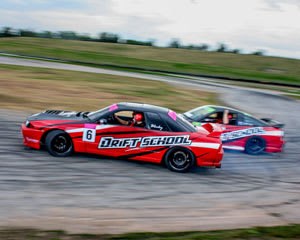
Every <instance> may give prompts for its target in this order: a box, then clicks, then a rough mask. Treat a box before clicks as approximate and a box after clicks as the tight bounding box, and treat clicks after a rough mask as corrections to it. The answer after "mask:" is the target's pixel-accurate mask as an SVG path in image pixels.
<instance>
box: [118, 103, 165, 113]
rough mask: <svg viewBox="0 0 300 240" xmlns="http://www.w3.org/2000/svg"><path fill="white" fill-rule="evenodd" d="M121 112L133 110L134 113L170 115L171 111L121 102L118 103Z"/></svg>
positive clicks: (142, 104) (154, 106) (143, 104)
mask: <svg viewBox="0 0 300 240" xmlns="http://www.w3.org/2000/svg"><path fill="white" fill-rule="evenodd" d="M117 105H118V107H119V109H120V110H129V109H130V110H132V111H137V112H139V111H141V112H159V113H164V114H165V113H168V111H169V109H167V108H164V107H159V106H156V105H152V104H146V103H136V102H120V103H117Z"/></svg>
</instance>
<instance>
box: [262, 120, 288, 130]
mask: <svg viewBox="0 0 300 240" xmlns="http://www.w3.org/2000/svg"><path fill="white" fill-rule="evenodd" d="M260 120H262V121H264V122H266V123H267V124H268V125H270V126H271V127H274V128H283V127H284V124H283V123H280V122H278V121H275V120H273V119H271V118H261V119H260Z"/></svg>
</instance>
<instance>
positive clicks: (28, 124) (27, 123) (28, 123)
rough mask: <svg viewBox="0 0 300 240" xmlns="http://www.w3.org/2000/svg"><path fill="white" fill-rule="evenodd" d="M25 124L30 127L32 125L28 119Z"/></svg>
mask: <svg viewBox="0 0 300 240" xmlns="http://www.w3.org/2000/svg"><path fill="white" fill-rule="evenodd" d="M25 126H26V127H28V128H30V127H32V125H31V124H30V122H29V121H28V120H27V121H26V123H25Z"/></svg>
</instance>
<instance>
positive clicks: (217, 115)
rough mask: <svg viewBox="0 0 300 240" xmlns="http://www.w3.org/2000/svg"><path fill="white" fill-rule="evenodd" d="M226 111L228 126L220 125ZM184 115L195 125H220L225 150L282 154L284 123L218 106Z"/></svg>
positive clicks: (193, 110)
mask: <svg viewBox="0 0 300 240" xmlns="http://www.w3.org/2000/svg"><path fill="white" fill-rule="evenodd" d="M225 110H228V121H229V122H228V124H224V123H223V114H225ZM183 116H184V117H185V118H186V119H187V120H188V121H190V122H192V123H193V124H194V125H195V126H201V125H202V124H205V123H208V122H210V123H219V124H220V125H221V126H222V129H223V133H222V135H221V140H222V142H223V148H224V149H232V150H238V151H245V152H246V153H248V154H259V153H262V152H264V151H265V152H281V151H282V147H283V144H284V141H283V139H282V138H283V135H284V131H283V130H281V128H282V127H283V124H281V123H278V122H276V121H274V120H271V119H267V118H264V119H257V118H254V117H253V116H251V115H249V114H247V113H244V112H241V111H238V110H235V109H232V108H226V107H221V106H202V107H199V108H195V109H192V110H190V111H188V112H186V113H184V114H183Z"/></svg>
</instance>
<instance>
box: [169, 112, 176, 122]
mask: <svg viewBox="0 0 300 240" xmlns="http://www.w3.org/2000/svg"><path fill="white" fill-rule="evenodd" d="M168 115H169V117H170V118H172V119H173V120H174V121H176V119H177V115H176V113H175V112H173V111H172V110H169V112H168Z"/></svg>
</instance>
